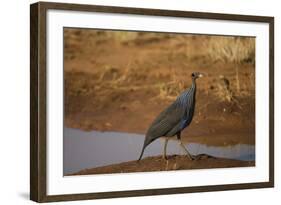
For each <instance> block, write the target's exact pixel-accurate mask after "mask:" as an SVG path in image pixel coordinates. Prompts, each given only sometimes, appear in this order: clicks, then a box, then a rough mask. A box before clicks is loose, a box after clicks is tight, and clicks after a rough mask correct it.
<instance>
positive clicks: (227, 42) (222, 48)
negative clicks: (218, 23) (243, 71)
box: [205, 36, 255, 63]
mask: <svg viewBox="0 0 281 205" xmlns="http://www.w3.org/2000/svg"><path fill="white" fill-rule="evenodd" d="M205 46H206V51H207V56H208V57H209V58H211V59H212V60H214V61H223V62H233V63H243V62H251V63H254V62H255V38H245V37H222V36H212V37H210V38H209V40H207V41H206V42H205Z"/></svg>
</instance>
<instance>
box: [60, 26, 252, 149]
mask: <svg viewBox="0 0 281 205" xmlns="http://www.w3.org/2000/svg"><path fill="white" fill-rule="evenodd" d="M195 71H199V72H204V73H206V74H207V76H206V77H205V78H201V79H199V80H197V104H196V111H195V116H194V120H193V122H192V124H191V125H190V126H189V128H188V129H186V130H185V131H184V133H183V135H182V136H183V139H184V140H186V141H187V142H199V143H204V144H208V145H233V144H241V143H242V144H254V143H255V38H253V37H235V36H211V35H190V34H172V33H153V32H127V31H108V30H93V29H79V28H64V81H65V82H64V86H65V87H64V97H65V100H64V109H65V110H64V111H65V127H68V128H78V129H82V130H88V131H89V130H98V131H118V132H127V133H139V134H144V133H145V132H146V129H147V128H148V126H149V125H150V123H151V122H152V121H153V119H154V117H155V116H157V115H158V114H159V113H160V112H161V111H162V110H163V109H164V108H165V107H166V106H168V105H169V104H170V103H171V102H173V101H174V100H175V99H176V97H177V95H179V94H180V93H181V92H182V91H184V89H186V88H188V87H189V86H190V85H191V77H190V75H191V73H192V72H195Z"/></svg>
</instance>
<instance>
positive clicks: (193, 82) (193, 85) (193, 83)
mask: <svg viewBox="0 0 281 205" xmlns="http://www.w3.org/2000/svg"><path fill="white" fill-rule="evenodd" d="M191 88H192V89H194V90H196V80H195V79H194V78H192V85H191Z"/></svg>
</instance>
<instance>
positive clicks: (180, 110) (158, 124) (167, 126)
mask: <svg viewBox="0 0 281 205" xmlns="http://www.w3.org/2000/svg"><path fill="white" fill-rule="evenodd" d="M184 114H185V108H184V107H182V106H180V105H179V102H178V101H175V102H174V103H173V104H171V105H170V106H169V107H168V108H167V109H166V110H164V111H163V112H161V113H160V114H159V115H158V117H157V118H156V119H155V120H154V121H153V122H152V124H151V125H150V127H149V129H148V131H147V133H146V136H147V138H148V139H147V140H148V142H151V141H153V140H154V139H156V138H158V137H161V136H164V135H165V134H167V133H168V132H169V131H170V130H172V129H174V128H175V126H177V125H178V124H179V123H180V122H181V120H182V118H183V116H184Z"/></svg>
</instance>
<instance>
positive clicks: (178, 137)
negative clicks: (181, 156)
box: [177, 132, 194, 160]
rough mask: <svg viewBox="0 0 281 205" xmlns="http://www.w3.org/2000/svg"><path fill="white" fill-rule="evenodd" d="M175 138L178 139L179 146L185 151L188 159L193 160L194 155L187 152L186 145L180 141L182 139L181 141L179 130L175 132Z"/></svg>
mask: <svg viewBox="0 0 281 205" xmlns="http://www.w3.org/2000/svg"><path fill="white" fill-rule="evenodd" d="M177 139H178V141H179V145H180V147H181V148H182V149H183V150H184V152H185V153H186V155H187V157H188V158H189V159H190V160H194V157H193V156H192V155H191V154H190V153H189V151H188V150H187V149H186V147H185V146H184V144H183V143H182V141H181V133H180V132H179V133H178V134H177Z"/></svg>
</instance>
